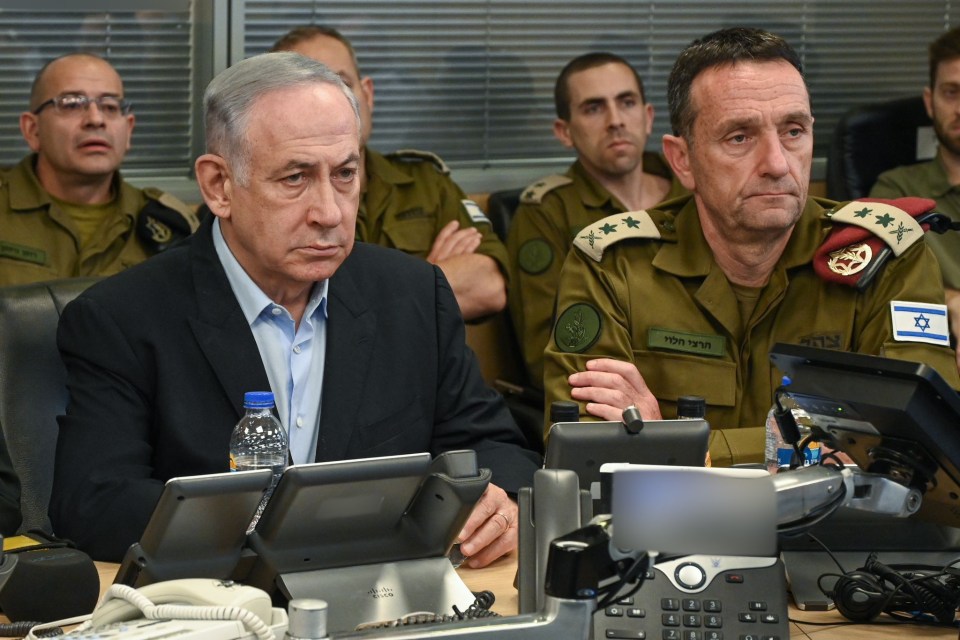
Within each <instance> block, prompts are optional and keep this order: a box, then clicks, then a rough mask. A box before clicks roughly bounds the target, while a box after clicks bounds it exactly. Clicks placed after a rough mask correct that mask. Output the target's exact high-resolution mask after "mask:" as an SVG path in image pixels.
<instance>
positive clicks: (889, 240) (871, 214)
mask: <svg viewBox="0 0 960 640" xmlns="http://www.w3.org/2000/svg"><path fill="white" fill-rule="evenodd" d="M930 202H931V204H933V201H930ZM932 208H933V207H932V206H931V207H929V208H928V209H926V210H925V211H929V209H932ZM918 213H923V211H919V212H918ZM914 215H915V214H914ZM830 219H831V220H832V221H833V222H834V223H837V222H842V223H844V224H848V225H853V226H857V227H860V228H861V229H866V230H867V231H869V232H870V233H872V234H873V235H875V236H877V237H878V238H880V239H881V240H883V241H884V242H885V243H886V244H887V246H888V247H890V249H891V250H892V251H893V255H895V256H899V255H900V254H901V253H903V252H904V251H906V250H907V249H908V248H910V246H911V245H912V244H913V243H914V242H916V241H917V240H919V239H920V238H921V237H922V236H923V229H922V228H921V227H920V224H919V223H917V221H916V220H914V219H913V216H912V215H911V214H910V213H908V212H907V211H904V210H903V209H901V208H899V207H897V206H894V205H893V204H889V203H888V202H869V201H864V200H854V201H853V202H849V203H847V204H846V205H844V206H842V207H840V208H839V209H837V210H835V211H833V212H832V213H831V214H830Z"/></svg>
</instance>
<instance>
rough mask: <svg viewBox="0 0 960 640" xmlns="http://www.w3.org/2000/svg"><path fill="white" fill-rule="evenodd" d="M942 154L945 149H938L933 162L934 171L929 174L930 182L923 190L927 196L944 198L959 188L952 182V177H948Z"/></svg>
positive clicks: (936, 198)
mask: <svg viewBox="0 0 960 640" xmlns="http://www.w3.org/2000/svg"><path fill="white" fill-rule="evenodd" d="M942 154H943V150H942V149H941V150H938V151H937V156H936V157H935V158H934V159H933V161H932V162H931V164H932V165H933V166H932V171H931V172H930V174H928V176H929V183H928V184H927V185H926V187H925V190H924V191H923V193H924V195H925V196H926V197H928V198H933V199H934V200H939V199H940V198H943V197H944V196H946V195H947V194H948V193H950V192H951V191H952V190H954V189H956V188H957V187H955V186H954V185H952V184H950V178H949V177H947V169H946V167H944V166H943V156H942ZM918 193H919V191H918Z"/></svg>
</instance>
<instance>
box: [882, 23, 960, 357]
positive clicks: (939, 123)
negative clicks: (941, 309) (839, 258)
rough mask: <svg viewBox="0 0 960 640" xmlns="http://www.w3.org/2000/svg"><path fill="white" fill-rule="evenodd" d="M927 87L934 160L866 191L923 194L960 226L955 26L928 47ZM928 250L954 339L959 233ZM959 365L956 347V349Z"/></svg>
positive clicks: (959, 42)
mask: <svg viewBox="0 0 960 640" xmlns="http://www.w3.org/2000/svg"><path fill="white" fill-rule="evenodd" d="M929 63H930V64H929V69H930V84H929V85H928V86H926V87H924V89H923V102H924V105H925V106H926V108H927V114H928V115H929V116H930V119H931V120H932V121H933V131H934V133H935V134H936V136H937V142H938V143H939V144H938V145H937V156H936V157H935V158H933V159H932V160H930V161H929V162H920V163H917V164H911V165H907V166H903V167H897V168H895V169H891V170H890V171H886V172H884V173H882V174H880V176H879V177H878V178H877V183H876V184H875V185H873V187H872V188H871V189H870V195H871V196H873V197H876V198H898V197H902V196H922V197H925V198H933V199H934V200H936V201H937V212H938V213H943V214H945V215H947V216H949V217H950V219H951V220H952V221H953V222H960V130H958V128H957V110H958V107H960V91H957V87H958V86H960V27H954V28H953V29H950V30H949V31H947V32H945V33H943V34H941V35H940V37H938V38H937V39H936V40H934V41H933V42H932V43H930V50H929ZM929 242H930V248H931V249H933V253H934V254H935V255H936V256H937V261H938V262H939V263H940V271H941V272H942V273H943V285H944V287H945V289H944V292H945V294H946V297H947V307H948V308H949V309H950V324H951V327H950V328H951V331H952V333H953V337H954V340H955V341H956V340H957V339H958V338H960V233H957V232H950V233H944V234H942V235H941V234H931V236H930V240H929ZM957 360H958V362H960V349H958V351H957Z"/></svg>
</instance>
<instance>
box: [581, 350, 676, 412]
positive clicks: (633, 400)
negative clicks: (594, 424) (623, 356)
mask: <svg viewBox="0 0 960 640" xmlns="http://www.w3.org/2000/svg"><path fill="white" fill-rule="evenodd" d="M567 382H569V383H570V386H571V387H573V389H571V391H570V396H571V397H572V398H573V399H574V400H580V401H581V402H583V401H586V403H587V405H586V409H587V413H589V414H590V415H594V416H597V417H598V418H600V419H602V420H608V421H614V422H617V421H620V420H622V419H623V410H624V409H626V408H627V407H629V406H630V405H633V406H635V407H636V408H637V409H638V410H639V411H640V416H641V417H642V418H643V419H644V420H661V419H662V416H661V415H660V405H659V404H658V403H657V399H656V398H655V397H654V395H653V393H651V392H650V389H649V387H647V383H646V382H644V380H643V376H642V375H640V371H639V370H638V369H637V367H636V365H634V364H633V363H632V362H621V361H620V360H611V359H609V358H600V359H597V360H588V361H587V370H586V371H579V372H577V373H574V374H572V375H571V376H570V377H569V378H567Z"/></svg>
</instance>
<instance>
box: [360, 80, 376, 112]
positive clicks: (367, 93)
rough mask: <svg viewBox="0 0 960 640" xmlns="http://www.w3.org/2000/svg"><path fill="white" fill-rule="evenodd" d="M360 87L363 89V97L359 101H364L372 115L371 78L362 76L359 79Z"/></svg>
mask: <svg viewBox="0 0 960 640" xmlns="http://www.w3.org/2000/svg"><path fill="white" fill-rule="evenodd" d="M360 86H361V87H363V97H362V98H360V99H361V100H364V101H366V103H367V109H369V110H370V113H373V78H371V77H370V76H363V77H362V78H360Z"/></svg>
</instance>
